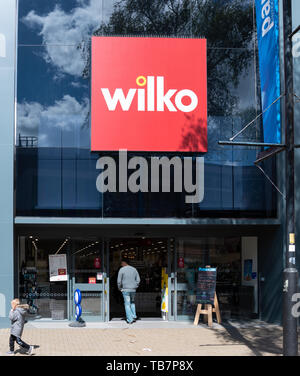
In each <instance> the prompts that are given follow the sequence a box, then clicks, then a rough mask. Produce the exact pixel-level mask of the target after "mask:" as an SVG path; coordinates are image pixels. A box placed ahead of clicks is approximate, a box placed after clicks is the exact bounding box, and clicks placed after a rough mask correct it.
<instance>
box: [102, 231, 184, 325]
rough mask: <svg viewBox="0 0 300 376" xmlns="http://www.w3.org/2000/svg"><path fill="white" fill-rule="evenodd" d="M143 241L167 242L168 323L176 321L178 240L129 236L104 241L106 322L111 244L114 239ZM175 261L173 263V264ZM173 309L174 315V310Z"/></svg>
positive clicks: (107, 315) (108, 303)
mask: <svg viewBox="0 0 300 376" xmlns="http://www.w3.org/2000/svg"><path fill="white" fill-rule="evenodd" d="M121 238H122V239H142V238H147V239H158V238H163V239H166V240H167V260H168V266H167V272H168V314H167V320H168V321H173V320H175V317H176V307H177V306H176V284H177V281H176V279H177V275H176V274H177V272H176V270H175V271H173V269H174V265H175V258H176V255H175V254H176V238H175V237H170V236H163V234H162V235H161V236H151V235H150V236H149V235H147V236H141V235H140V236H138V235H134V236H133V235H128V236H110V237H107V238H105V239H104V243H105V253H106V254H105V255H104V259H105V260H106V280H105V290H104V294H105V299H104V300H105V311H104V312H105V318H104V321H105V322H109V321H111V320H110V293H109V292H110V270H109V256H110V254H109V244H110V241H111V240H112V239H121ZM171 239H173V258H172V249H171V244H170V240H171ZM172 260H173V263H172ZM170 286H172V287H171V288H170ZM172 291H174V293H173V296H172ZM171 307H173V311H174V312H173V313H172V309H171Z"/></svg>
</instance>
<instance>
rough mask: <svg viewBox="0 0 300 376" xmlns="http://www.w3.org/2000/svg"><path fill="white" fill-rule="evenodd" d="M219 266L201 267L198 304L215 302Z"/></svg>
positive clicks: (197, 294) (198, 282) (199, 270)
mask: <svg viewBox="0 0 300 376" xmlns="http://www.w3.org/2000/svg"><path fill="white" fill-rule="evenodd" d="M216 280H217V268H210V267H206V268H199V269H198V281H197V292H196V301H197V303H198V304H214V297H215V292H216Z"/></svg>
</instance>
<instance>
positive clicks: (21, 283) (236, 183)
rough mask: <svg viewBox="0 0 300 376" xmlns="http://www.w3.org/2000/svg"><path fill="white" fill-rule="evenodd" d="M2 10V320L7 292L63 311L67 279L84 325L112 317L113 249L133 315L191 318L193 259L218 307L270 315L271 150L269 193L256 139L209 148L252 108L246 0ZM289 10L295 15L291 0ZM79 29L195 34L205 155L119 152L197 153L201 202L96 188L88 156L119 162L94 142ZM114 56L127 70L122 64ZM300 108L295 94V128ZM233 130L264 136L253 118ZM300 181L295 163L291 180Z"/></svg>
mask: <svg viewBox="0 0 300 376" xmlns="http://www.w3.org/2000/svg"><path fill="white" fill-rule="evenodd" d="M279 5H280V9H281V6H282V4H281V2H279ZM2 8H3V10H2ZM0 17H1V25H3V26H1V27H3V30H1V29H0V42H2V44H1V48H0V75H1V82H3V85H2V86H1V89H0V90H1V99H2V101H1V104H0V108H1V113H2V114H3V116H2V119H1V124H2V125H1V129H0V132H1V140H2V143H1V145H0V155H1V156H2V158H1V161H2V163H1V164H0V170H1V173H2V188H1V189H2V194H1V196H0V203H1V208H2V210H1V211H0V219H1V220H0V223H1V228H0V232H1V236H2V250H1V252H2V261H3V262H2V263H1V264H0V281H1V283H0V286H1V287H0V318H1V320H2V321H1V322H2V323H3V325H7V322H8V319H7V316H8V311H9V309H10V300H11V298H12V297H13V296H16V297H19V298H21V299H22V300H24V301H27V302H28V303H29V304H30V307H31V310H30V312H31V315H32V319H35V320H38V319H41V318H42V319H49V320H52V319H66V320H73V319H74V302H73V294H74V291H75V290H76V289H77V288H79V289H80V290H81V292H82V305H83V313H82V317H83V318H84V319H85V320H86V321H109V320H112V319H114V318H120V317H122V315H123V305H122V300H121V297H120V293H119V292H118V290H117V288H116V275H117V271H118V268H119V266H120V265H119V264H120V258H121V257H122V256H124V255H126V256H127V257H129V259H130V260H131V263H132V264H133V265H135V266H136V267H137V268H138V270H139V272H140V274H141V277H142V283H141V285H140V287H139V290H138V293H137V302H136V304H137V310H138V312H139V314H140V316H144V317H161V316H164V317H165V318H167V319H169V320H189V319H190V320H193V316H194V315H195V309H196V305H195V304H196V284H197V270H198V268H199V267H201V266H206V265H211V266H214V267H217V270H218V274H217V289H216V291H217V295H218V299H219V302H220V307H221V313H222V314H223V317H224V318H225V317H231V318H245V317H246V318H253V317H258V318H261V319H263V320H267V321H269V322H280V320H281V291H282V282H281V280H282V270H283V267H284V247H285V239H284V223H285V217H284V199H283V196H282V194H281V192H283V195H284V181H283V176H284V174H283V173H282V171H283V166H284V153H281V154H280V155H278V156H276V157H274V158H272V159H269V160H268V161H265V162H263V163H262V164H261V167H262V168H263V170H264V172H265V173H266V174H267V175H268V176H269V177H270V178H271V180H272V181H273V182H275V184H276V186H277V187H278V190H277V189H276V188H275V187H274V186H273V185H272V184H271V183H270V181H269V180H268V179H267V178H266V176H265V175H264V174H263V173H262V172H261V171H260V170H259V169H258V168H257V167H256V166H255V165H254V163H253V162H254V161H255V160H256V158H257V155H258V153H259V151H261V150H260V149H259V148H257V147H256V148H253V147H252V148H251V147H245V146H240V147H234V148H233V147H229V146H220V145H219V144H218V141H219V140H229V138H230V137H232V136H234V135H235V134H236V133H237V132H238V131H240V130H241V129H242V127H243V126H244V125H245V124H247V123H249V122H250V121H251V120H253V119H254V118H255V117H257V115H258V114H260V113H261V98H260V81H259V70H258V52H257V40H256V23H255V13H254V1H252V0H245V1H242V2H241V1H235V0H231V1H222V2H220V1H213V0H211V1H203V0H202V1H197V0H195V1H185V0H178V1H164V2H162V1H152V2H150V3H149V2H148V1H127V0H122V1H118V2H117V1H108V0H85V1H82V0H80V1H79V0H69V1H62V0H51V1H48V2H43V1H39V0H30V1H27V0H19V1H18V2H16V1H10V2H9V4H5V6H4V5H2V6H1V12H0ZM293 17H294V19H293V22H294V27H296V26H298V24H299V21H300V6H299V4H298V3H297V1H296V0H294V1H293ZM2 18H3V19H2ZM280 19H281V12H280ZM92 36H104V37H105V36H106V37H108V36H110V37H111V36H118V37H125V36H131V37H140V38H142V37H144V38H145V37H146V38H147V37H155V38H162V37H165V38H170V39H171V38H206V40H207V116H208V120H207V141H208V147H207V152H206V153H195V152H185V153H183V152H182V153H180V152H177V153H175V152H174V153H170V152H168V153H163V152H153V153H152V152H143V151H139V152H138V153H135V152H128V153H127V158H128V160H129V159H130V158H132V157H135V156H140V157H143V158H144V159H145V160H146V161H150V159H151V158H152V157H156V158H162V157H164V156H165V157H168V158H173V157H176V158H177V157H179V160H181V161H183V159H184V157H186V156H188V157H190V158H192V160H193V161H195V160H196V158H197V157H199V156H200V157H203V158H204V175H203V179H204V198H203V200H202V201H201V202H200V203H186V201H185V193H180V192H174V189H173V192H172V189H171V191H170V192H162V190H160V191H159V192H140V191H139V192H136V193H132V192H128V191H126V192H119V191H118V192H105V193H101V192H99V190H97V187H96V181H97V178H98V176H99V169H97V168H96V166H97V161H98V160H99V158H101V157H110V158H113V160H114V161H115V162H116V165H117V167H119V165H118V164H119V159H118V152H101V151H99V152H91V37H92ZM280 37H281V40H282V32H281V35H280ZM1 38H2V39H1ZM297 38H298V36H297V35H296V36H295V37H294V39H295V40H294V72H295V74H294V85H295V93H296V94H297V90H299V96H300V79H299V71H300V68H299V59H300V47H298V45H299V44H298V45H297V41H298V40H299V39H297ZM281 46H282V43H281ZM120 66H122V69H125V70H126V61H120ZM124 67H125V68H124ZM282 69H283V65H282ZM283 88H284V85H283V82H282V92H283ZM296 99H297V98H296ZM283 104H284V103H283V102H282V105H283ZM299 107H300V104H299V102H297V100H295V124H297V119H299V118H300V109H299ZM282 108H283V106H282ZM282 114H283V113H282ZM282 118H283V116H282ZM295 128H296V130H295V132H296V134H295V137H296V143H297V138H299V135H298V130H297V127H295ZM195 133H197V124H193V123H191V126H190V129H189V131H188V132H187V133H186V134H185V136H184V138H183V142H184V143H185V145H186V146H187V148H189V147H190V150H193V148H192V146H193V143H194V140H195ZM238 139H239V140H244V141H257V142H260V141H262V122H261V118H260V117H258V118H257V121H256V123H255V124H253V125H252V126H251V127H249V128H247V130H246V131H245V132H243V133H242V134H241V135H240V136H239V138H238ZM297 150H298V149H297ZM297 150H296V152H295V154H296V171H297V166H298V163H299V160H300V159H299V156H298V153H299V151H297ZM149 163H150V162H149ZM171 177H173V175H172V174H171ZM171 181H172V179H171ZM298 184H299V181H298V180H297V173H296V190H295V191H296V192H297V191H298V190H297V186H298ZM171 188H174V187H173V186H172V187H171ZM296 195H297V193H296ZM297 198H298V197H296V207H297ZM298 213H299V210H298V207H297V218H298ZM296 236H297V234H296ZM296 239H297V238H296ZM49 256H50V257H49ZM53 256H54V257H53ZM55 256H56V257H55ZM60 256H61V257H60ZM55 268H56V270H57V271H58V273H57V274H56V275H55V276H54V277H53V275H52V274H51V271H52V269H55ZM162 271H163V272H165V273H166V275H167V279H166V283H167V287H168V293H167V294H166V295H164V296H162ZM164 293H165V291H164ZM162 300H164V302H165V305H164V306H163V304H162Z"/></svg>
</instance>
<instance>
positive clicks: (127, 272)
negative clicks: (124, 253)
mask: <svg viewBox="0 0 300 376" xmlns="http://www.w3.org/2000/svg"><path fill="white" fill-rule="evenodd" d="M140 281H141V279H140V275H139V273H138V271H137V270H136V268H134V267H133V266H130V265H129V261H128V259H126V258H122V260H121V268H120V270H119V273H118V280H117V284H118V289H119V290H120V291H121V292H122V294H123V298H124V306H125V313H126V322H127V323H128V324H133V323H134V322H135V321H136V320H137V315H136V309H135V295H136V290H137V288H138V287H139V284H140Z"/></svg>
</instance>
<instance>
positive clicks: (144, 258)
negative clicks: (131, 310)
mask: <svg viewBox="0 0 300 376" xmlns="http://www.w3.org/2000/svg"><path fill="white" fill-rule="evenodd" d="M122 257H126V258H127V259H128V260H129V264H130V265H131V266H133V267H135V268H136V269H137V270H138V272H139V275H140V278H141V282H140V285H139V288H138V289H137V293H136V300H135V304H136V311H137V315H138V317H140V318H159V317H162V312H161V300H162V290H161V278H162V277H161V276H162V270H163V268H167V263H168V239H166V238H127V239H124V238H122V239H116V238H115V239H111V240H110V243H109V274H110V320H116V319H124V318H125V310H124V302H123V296H122V293H121V292H120V291H119V290H118V286H117V278H118V272H119V270H120V267H121V265H120V264H121V259H122Z"/></svg>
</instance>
